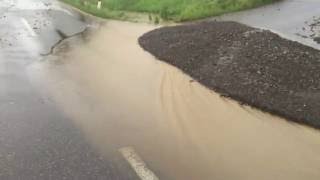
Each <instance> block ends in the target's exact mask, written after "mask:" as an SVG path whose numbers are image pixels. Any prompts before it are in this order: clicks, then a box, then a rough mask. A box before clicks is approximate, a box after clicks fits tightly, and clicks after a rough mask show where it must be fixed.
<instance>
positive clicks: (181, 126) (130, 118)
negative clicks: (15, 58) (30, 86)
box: [29, 21, 320, 180]
mask: <svg viewBox="0 0 320 180" xmlns="http://www.w3.org/2000/svg"><path fill="white" fill-rule="evenodd" d="M154 28H156V27H155V26H153V25H146V24H136V23H129V22H118V21H108V22H106V24H105V25H104V26H103V27H101V28H100V30H98V31H97V32H95V33H94V34H93V35H92V36H91V37H90V38H89V40H87V42H86V43H76V44H77V46H75V47H70V49H69V51H68V52H60V53H57V54H56V55H53V56H52V57H51V60H46V61H41V62H37V63H34V64H32V65H31V66H30V68H29V76H31V77H32V78H30V79H33V80H34V83H35V84H36V85H37V86H39V87H40V88H38V89H42V92H41V93H43V96H46V97H48V101H52V102H54V103H55V104H57V106H58V107H59V108H60V109H61V110H62V111H64V112H65V114H67V115H68V117H70V119H71V120H72V121H73V122H74V124H75V125H76V126H77V127H79V128H80V129H81V130H82V131H83V133H84V135H85V137H87V139H88V141H89V142H91V143H92V145H93V146H94V147H95V148H96V149H97V151H99V152H100V153H101V154H103V155H105V156H109V155H110V154H112V153H116V152H117V151H118V149H120V148H122V147H128V146H129V147H133V148H135V149H136V151H137V152H138V153H139V154H140V156H141V157H142V159H143V160H144V161H145V162H146V164H147V165H148V167H149V168H150V169H151V170H152V171H153V172H154V173H155V174H156V175H158V176H159V177H160V179H174V180H180V179H181V180H187V179H188V180H205V179H208V180H209V179H210V180H212V179H217V180H218V179H219V180H230V179H237V180H249V179H252V180H256V179H259V180H263V179H265V180H269V179H281V180H283V179H290V180H301V179H308V180H313V179H314V180H318V179H319V177H320V155H319V152H320V133H319V131H317V130H314V129H311V128H308V127H305V126H301V125H297V124H294V123H290V122H288V121H286V120H284V119H281V118H278V117H274V116H271V115H269V114H265V113H263V112H260V111H258V110H255V109H251V108H250V107H246V106H241V105H239V104H238V103H237V102H235V101H233V100H230V99H226V98H223V97H220V96H219V95H218V94H217V93H215V92H213V91H210V90H208V89H207V88H205V87H203V86H202V85H200V84H198V83H197V82H193V81H192V79H191V78H190V77H189V76H187V75H185V74H183V73H182V72H181V71H180V70H178V69H176V68H175V67H172V66H170V65H167V64H165V63H162V62H161V61H158V60H156V59H155V58H154V57H153V56H152V55H150V54H149V53H148V52H145V51H144V50H143V49H142V48H140V47H139V45H138V43H137V38H138V37H139V36H141V35H142V34H143V33H145V32H148V31H149V30H152V29H154ZM64 45H65V44H62V45H61V46H64Z"/></svg>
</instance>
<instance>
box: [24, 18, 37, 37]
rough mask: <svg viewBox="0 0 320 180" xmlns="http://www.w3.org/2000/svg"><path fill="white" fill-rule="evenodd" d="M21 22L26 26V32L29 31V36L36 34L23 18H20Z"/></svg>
mask: <svg viewBox="0 0 320 180" xmlns="http://www.w3.org/2000/svg"><path fill="white" fill-rule="evenodd" d="M21 22H22V24H24V26H25V27H26V28H27V30H28V32H29V33H30V35H31V36H36V35H37V34H36V33H35V32H34V30H33V29H32V28H31V26H30V24H29V23H28V21H27V20H26V19H25V18H21Z"/></svg>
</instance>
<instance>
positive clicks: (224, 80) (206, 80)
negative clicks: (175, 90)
mask: <svg viewBox="0 0 320 180" xmlns="http://www.w3.org/2000/svg"><path fill="white" fill-rule="evenodd" d="M139 43H140V45H141V46H142V47H143V48H144V49H145V50H147V51H149V52H150V53H152V54H153V55H155V56H156V57H157V58H158V59H160V60H163V61H165V62H167V63H169V64H172V65H174V66H176V67H178V68H180V69H181V70H182V71H184V72H185V73H187V74H189V75H190V76H191V77H193V78H194V79H195V80H197V81H198V82H200V83H202V84H203V85H205V86H207V87H208V88H210V89H212V90H215V91H217V92H218V93H220V94H222V95H223V96H227V97H231V98H233V99H235V100H237V101H239V102H241V103H244V104H248V105H251V106H254V107H256V108H259V109H262V110H264V111H267V112H270V113H273V114H276V115H279V116H282V117H284V118H287V119H288V120H291V121H295V122H298V123H302V124H306V125H309V126H312V127H315V128H320V52H319V51H318V50H315V49H313V48H310V47H307V46H304V45H301V44H299V43H297V42H293V41H289V40H286V39H283V38H281V37H279V36H278V35H276V34H274V33H272V32H270V31H265V30H260V29H255V28H252V27H248V26H245V25H242V24H239V23H235V22H201V23H196V24H189V25H181V26H176V27H165V28H160V29H157V30H154V31H151V32H149V33H147V34H145V35H143V36H142V37H140V39H139Z"/></svg>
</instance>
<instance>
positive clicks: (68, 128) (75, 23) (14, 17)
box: [0, 0, 320, 180]
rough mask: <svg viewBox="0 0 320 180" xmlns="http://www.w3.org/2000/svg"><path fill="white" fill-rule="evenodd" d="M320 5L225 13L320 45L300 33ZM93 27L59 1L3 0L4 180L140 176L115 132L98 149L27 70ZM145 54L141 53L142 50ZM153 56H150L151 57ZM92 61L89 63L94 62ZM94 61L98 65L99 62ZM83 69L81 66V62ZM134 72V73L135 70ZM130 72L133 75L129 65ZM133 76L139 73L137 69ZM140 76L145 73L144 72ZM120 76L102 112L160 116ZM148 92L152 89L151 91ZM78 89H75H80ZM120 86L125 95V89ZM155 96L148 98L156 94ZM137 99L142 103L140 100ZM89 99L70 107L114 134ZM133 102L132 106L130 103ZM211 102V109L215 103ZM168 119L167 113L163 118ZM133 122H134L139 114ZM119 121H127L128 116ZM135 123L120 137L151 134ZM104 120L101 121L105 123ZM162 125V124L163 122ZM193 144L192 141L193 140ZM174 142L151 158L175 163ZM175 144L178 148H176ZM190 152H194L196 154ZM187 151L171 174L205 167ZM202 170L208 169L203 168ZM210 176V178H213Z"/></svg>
mask: <svg viewBox="0 0 320 180" xmlns="http://www.w3.org/2000/svg"><path fill="white" fill-rule="evenodd" d="M315 4H318V1H317V0H308V1H300V0H286V1H283V2H281V3H278V4H276V5H270V6H265V7H262V8H259V9H257V10H249V11H246V12H240V13H235V14H230V15H226V16H222V17H220V19H223V20H235V21H239V22H243V23H245V24H249V25H252V26H255V27H265V28H268V29H272V30H273V31H277V32H280V33H281V34H283V35H284V36H286V37H289V38H292V39H295V40H299V41H300V42H304V43H306V44H308V45H312V46H315V47H316V46H317V44H316V43H314V42H313V40H312V39H309V38H303V37H301V35H300V36H299V35H297V33H300V34H303V33H306V34H309V33H310V32H307V31H308V27H307V24H306V21H309V22H310V23H312V21H313V19H314V16H315V15H316V14H317V12H318V8H317V7H320V6H316V5H315ZM279 8H280V10H279ZM295 10H297V11H299V13H293V11H295ZM288 16H290V17H293V16H295V17H294V18H290V19H289V18H288ZM284 22H287V23H284ZM120 27H121V26H120ZM125 27H126V26H124V28H125ZM303 27H305V28H303ZM86 28H87V22H84V20H83V18H82V16H81V15H79V14H77V12H74V11H72V10H70V9H68V8H65V7H62V6H61V5H59V4H58V3H57V2H56V1H54V0H0V179H4V180H7V179H8V180H11V179H12V180H19V179H23V180H25V179H26V180H29V179H30V180H33V179H36V180H38V179H54V180H56V179H68V180H69V179H77V180H81V179H84V180H89V179H112V180H114V179H115V180H117V179H119V180H120V179H138V177H137V175H136V174H135V173H134V171H133V170H132V168H131V167H129V164H128V162H126V161H125V160H124V159H123V157H122V156H121V155H120V153H119V152H118V149H113V148H110V146H112V145H111V144H112V141H113V139H112V138H109V137H107V136H101V137H103V138H97V139H98V141H99V143H100V144H102V145H103V147H104V148H105V149H107V151H110V152H107V153H99V151H98V150H97V149H98V148H97V147H95V146H92V142H91V141H90V140H88V139H90V138H88V137H87V136H85V134H84V132H83V131H81V130H80V129H81V128H79V127H78V126H77V125H75V123H73V120H72V119H70V118H72V116H70V115H66V114H65V113H66V112H65V111H63V109H61V107H59V105H58V104H57V103H56V101H54V100H53V99H54V97H50V96H46V95H45V94H46V93H43V92H42V91H43V90H39V89H38V87H37V86H35V85H34V84H33V79H30V77H29V76H28V72H27V71H28V67H29V65H31V64H33V63H34V62H39V61H43V60H44V61H45V60H46V58H45V56H44V55H46V54H48V53H50V52H51V51H52V47H53V46H54V45H55V44H57V43H58V42H59V41H60V40H61V39H62V38H63V37H69V36H73V35H76V34H79V33H80V32H82V31H83V30H85V29H86ZM124 28H122V29H124ZM304 29H307V30H304ZM127 31H128V30H127ZM134 31H135V29H133V30H132V32H134ZM124 34H125V33H124ZM128 37H130V36H128ZM125 38H127V37H125ZM107 39H108V38H107ZM116 39H117V38H116ZM111 40H112V38H111ZM115 44H116V42H115ZM101 46H103V44H99V46H98V47H95V48H96V49H97V51H99V48H101ZM128 47H129V48H128V49H130V48H132V47H131V46H128ZM88 51H90V50H88ZM97 51H93V52H94V53H95V52H97ZM101 51H105V50H101ZM107 52H108V51H107ZM128 52H131V51H129V50H128ZM109 53H110V52H109ZM111 54H112V53H111ZM94 55H95V54H91V55H90V56H89V57H94ZM138 55H139V53H138ZM116 57H117V56H115V55H114V57H113V58H116ZM138 58H140V57H139V56H138ZM79 59H80V58H79ZM88 59H89V58H88ZM120 59H122V58H120ZM94 62H99V61H94ZM137 62H138V65H139V67H143V63H142V65H140V64H139V62H140V61H137ZM147 62H148V63H149V61H147ZM150 63H151V62H150ZM77 65H78V67H79V63H78V64H75V66H77ZM85 65H87V63H85ZM85 65H83V66H84V67H86V66H85ZM98 65H99V63H98ZM125 65H126V64H125ZM129 65H130V63H129ZM113 66H114V65H113V64H108V65H107V66H106V67H113ZM84 67H82V68H84ZM94 67H95V68H97V67H96V66H94ZM49 68H50V67H49ZM89 68H90V67H89ZM75 69H77V68H75ZM79 69H80V70H81V68H79ZM85 69H86V68H85ZM149 69H150V67H149ZM103 70H105V69H103ZM151 70H152V72H153V70H154V69H152V68H151ZM109 71H110V72H111V73H110V76H112V75H114V74H116V75H117V73H114V74H112V72H113V71H115V72H117V71H118V69H113V68H109ZM123 71H125V70H123ZM127 71H128V72H130V71H129V70H127ZM58 72H60V71H58ZM61 72H63V71H61ZM76 72H78V71H76ZM93 72H94V71H93ZM121 72H122V71H121ZM80 73H84V74H85V75H88V72H84V71H83V72H80ZM86 73H87V74H86ZM89 73H92V72H90V71H89ZM122 73H123V74H126V73H124V72H122ZM92 74H94V73H92ZM97 74H98V73H97ZM129 74H130V73H129ZM50 75H51V74H49V75H48V76H45V77H48V78H50ZM78 75H79V72H78ZM121 75H122V74H120V79H121ZM145 76H146V75H143V77H144V78H145ZM93 77H95V76H93ZM130 77H132V76H131V75H130ZM133 77H135V76H133ZM139 78H140V79H141V77H139ZM152 78H153V76H150V79H152ZM62 79H64V77H62ZM88 79H89V78H88ZM128 79H129V80H130V82H131V81H132V84H137V83H139V81H138V79H134V78H133V80H131V79H130V78H128ZM89 80H90V81H91V80H92V79H89ZM144 80H145V79H144ZM144 80H143V81H141V82H140V83H141V85H144V84H145V81H144ZM170 80H171V79H170ZM48 82H51V81H49V80H48ZM67 82H69V81H67ZM112 82H114V81H113V80H112V81H111V82H109V83H110V84H111V85H109V86H110V87H109V86H107V87H109V89H103V90H105V91H110V92H113V91H112V90H115V92H113V93H114V94H112V93H111V94H109V96H107V97H108V98H109V99H108V102H109V103H110V107H109V106H108V107H109V109H110V110H105V109H103V110H101V111H116V112H117V113H118V114H119V115H118V114H116V113H113V112H112V113H110V114H111V115H110V117H112V118H109V119H110V121H111V122H114V119H113V117H121V118H120V119H125V118H128V119H129V120H132V119H134V120H139V119H143V118H146V119H147V120H150V121H152V120H154V119H152V118H153V117H152V115H149V114H150V113H147V112H145V111H146V110H145V109H143V110H141V112H143V113H142V115H141V117H140V116H137V115H135V114H134V111H133V110H131V109H134V108H137V109H138V110H139V107H140V104H143V102H137V100H136V98H135V97H134V98H132V97H131V96H130V95H129V94H133V95H135V94H134V92H135V91H134V88H132V89H131V90H130V91H129V90H128V92H129V93H128V92H127V91H124V90H126V88H125V87H127V86H126V84H124V83H123V84H124V87H123V88H122V89H120V90H119V92H118V89H113V88H112V85H113V84H112ZM147 82H153V79H152V81H147ZM71 83H72V82H71ZM114 83H115V84H116V85H115V87H117V86H118V84H119V83H118V81H117V82H116V80H115V82H114ZM99 85H100V84H99ZM54 86H59V87H60V86H61V87H62V88H61V89H63V87H64V86H65V85H64V84H63V82H62V83H61V84H59V82H57V84H55V85H54ZM66 86H67V85H66ZM49 87H50V86H49ZM99 87H100V86H99ZM121 87H122V86H120V88H121ZM133 87H134V86H133ZM141 87H144V86H141ZM155 87H157V88H158V86H155ZM173 87H176V86H173ZM177 87H178V86H177ZM67 89H68V88H67ZM59 90H60V88H59ZM116 90H117V91H116ZM138 90H140V89H138ZM40 91H41V92H40ZM136 91H137V90H136ZM150 91H151V90H150ZM180 91H181V90H180V89H179V92H180ZM121 92H122V93H123V92H127V94H125V96H124V97H127V98H126V99H125V100H126V101H130V102H129V103H128V102H127V104H126V103H123V102H126V101H125V100H123V99H122V94H120V93H121ZM138 92H140V91H138ZM142 92H144V91H142ZM146 92H149V90H148V91H146ZM63 93H65V92H63ZM72 93H74V92H73V91H72ZM117 93H118V96H119V97H120V98H119V97H118V96H117ZM75 94H76V93H75ZM146 94H147V95H148V93H144V94H143V95H146ZM165 94H170V93H168V92H167V93H165ZM177 94H179V93H177ZM84 95H85V93H80V95H79V96H80V98H84V99H85V98H86V97H82V96H84ZM147 95H146V97H149V96H147ZM88 96H89V95H88ZM92 96H94V95H92ZM137 96H138V95H137ZM97 97H99V96H97ZM80 98H78V99H76V100H74V101H75V104H76V103H77V102H83V101H81V100H80ZM117 98H118V99H117ZM65 99H66V100H65V101H69V100H70V99H71V100H72V98H70V97H69V98H65ZM89 99H90V97H89ZM112 99H116V100H117V101H116V100H114V102H113V103H112ZM139 100H140V99H139ZM170 100H172V97H170ZM131 101H132V102H131ZM140 101H141V100H140ZM94 102H95V101H94ZM122 103H123V104H122ZM130 103H132V104H133V107H131V106H129V105H131V104H130ZM135 103H137V105H136V104H135ZM191 103H193V102H191ZM66 104H69V103H66ZM70 104H72V103H70ZM79 104H81V103H79ZM128 104H129V105H128ZM146 104H147V103H146ZM183 104H186V103H183ZM81 105H83V106H84V107H85V108H83V109H81V108H78V107H77V106H74V107H73V108H70V109H71V110H73V109H76V110H75V111H74V112H76V114H79V116H84V117H83V119H85V121H84V122H85V123H84V124H85V125H86V126H85V127H89V128H90V127H93V128H92V129H94V128H96V130H95V131H93V130H92V134H93V135H99V134H102V135H104V134H108V135H110V134H112V133H107V132H106V133H105V132H104V131H105V129H104V124H102V123H101V122H103V121H101V122H100V121H97V119H98V120H99V118H100V116H101V118H104V116H103V113H94V112H96V111H93V112H91V113H92V114H91V113H87V112H86V111H90V110H91V109H90V108H92V107H95V106H94V105H93V106H92V107H91V104H89V103H88V104H81ZM108 105H109V104H108ZM147 105H148V104H147ZM113 106H115V107H113ZM104 107H105V106H104ZM116 107H118V108H116ZM125 107H127V109H126V108H125ZM128 107H130V108H128ZM141 107H143V108H145V107H144V106H143V105H141ZM148 107H150V106H148ZM168 107H171V106H168ZM172 107H173V108H179V104H174V105H172ZM205 107H206V108H208V107H207V106H205ZM128 109H130V110H128ZM82 111H83V112H82ZM118 111H119V112H118ZM210 111H212V109H210ZM97 112H99V110H97ZM144 113H145V114H144ZM87 114H89V115H87ZM114 114H116V115H114ZM86 115H87V116H88V117H91V118H92V119H90V118H88V117H87V116H86ZM181 115H182V116H183V115H185V113H181ZM204 115H206V114H204ZM209 115H210V114H209ZM96 116H97V117H96ZM149 116H151V117H149ZM106 117H108V116H106ZM147 117H148V118H147ZM161 117H162V116H161ZM201 117H202V116H201ZM77 118H78V119H82V118H81V117H77ZM94 118H95V119H94ZM160 119H161V120H162V118H160ZM194 119H196V118H194ZM194 119H192V120H194ZM90 122H93V124H97V125H96V126H89V125H90ZM129 122H130V123H131V121H129ZM141 122H143V123H144V122H149V121H141ZM161 122H162V121H161ZM164 122H166V121H164ZM210 122H211V121H210ZM99 123H101V124H99ZM118 123H121V121H120V122H118ZM130 123H128V124H129V125H128V126H130V127H129V128H128V129H129V130H132V129H133V131H134V133H131V134H129V133H128V134H124V135H122V134H121V135H122V136H116V138H115V139H116V141H118V139H121V137H122V138H123V139H130V138H131V136H132V137H133V139H134V138H135V136H134V134H139V133H140V134H141V136H145V134H144V133H145V132H144V131H141V132H140V131H139V132H137V129H138V130H140V128H132V127H135V126H134V124H137V123H136V122H135V123H132V124H130ZM159 124H160V126H164V127H166V124H163V123H159ZM99 126H101V128H100V127H99ZM119 126H120V125H119ZM131 126H132V127H131ZM144 126H145V127H146V128H145V129H148V128H149V126H150V125H149V124H147V123H145V124H144ZM144 126H141V127H144ZM157 126H159V125H158V124H157ZM112 127H113V126H110V129H109V127H108V128H106V130H110V131H120V130H117V129H116V130H113V129H114V128H112ZM114 127H118V126H114ZM139 127H140V126H139ZM151 127H153V126H151ZM179 128H180V126H179ZM192 128H194V124H192ZM164 129H165V128H164ZM203 129H206V128H203V127H202V128H201V131H203ZM228 129H229V127H228ZM222 130H223V132H225V130H224V129H222ZM148 131H154V130H152V128H150V129H148ZM211 131H212V129H211V128H208V132H211ZM235 131H236V130H233V131H232V132H235ZM96 132H97V133H96ZM165 132H166V131H165ZM223 132H220V133H219V135H221V134H223ZM149 133H150V132H149ZM150 134H152V133H150ZM150 134H149V136H150V139H151V140H150V142H154V143H155V144H157V143H158V142H159V144H162V143H163V142H167V139H168V138H167V139H166V140H164V141H161V140H160V139H157V140H154V138H152V137H153V136H151V135H150ZM188 135H190V134H187V135H185V136H183V137H188ZM168 136H169V135H168ZM156 137H157V136H156ZM165 137H167V136H165ZM227 137H229V136H227ZM230 137H232V136H230ZM237 137H239V136H237ZM104 138H105V140H104ZM108 138H109V139H108ZM169 138H172V137H169ZM172 139H173V138H172ZM186 139H187V138H186ZM201 139H208V141H209V140H211V139H212V138H207V136H206V137H205V138H201ZM231 139H232V140H234V141H236V140H237V138H236V137H235V138H231ZM187 140H188V139H187ZM225 140H226V139H224V141H225ZM108 141H109V142H108ZM125 142H126V141H125ZM173 142H175V141H173ZM201 142H202V141H201ZM231 142H233V141H231ZM236 142H241V141H236ZM270 142H271V144H272V142H274V140H271V141H270ZM151 144H152V143H151ZM163 144H166V143H163ZM169 144H170V143H169ZM191 144H192V143H191ZM234 144H235V145H234ZM174 145H175V143H172V145H171V146H174ZM189 145H190V143H188V146H189ZM223 145H225V144H223ZM231 145H234V146H235V147H238V146H240V147H241V143H240V145H238V146H236V145H237V143H235V142H233V143H231ZM171 146H168V145H167V146H165V145H163V146H161V145H158V146H157V147H159V151H158V150H154V149H156V148H154V147H152V145H149V144H148V145H147V147H148V148H150V149H152V150H154V151H156V152H157V153H158V155H159V154H160V155H161V153H163V154H165V152H162V151H163V150H162V149H165V150H164V151H167V152H168V156H165V155H163V156H164V157H166V158H167V159H166V158H161V157H162V156H159V158H158V159H157V157H156V156H152V158H149V159H151V160H154V159H156V160H158V161H161V160H162V159H165V160H167V161H165V162H171V161H170V159H173V160H172V161H174V160H175V158H174V157H176V156H178V155H179V153H177V152H179V151H178V150H179V149H178V150H177V152H175V150H176V149H177V148H176V149H174V148H171ZM190 146H191V145H190ZM244 146H246V144H245V143H244ZM161 148H162V149H161ZM173 149H174V152H175V153H172V151H173ZM212 149H218V148H216V147H214V148H212ZM231 149H232V148H226V149H223V150H222V151H221V154H222V152H225V151H227V150H231ZM244 149H245V148H244ZM139 152H141V151H139ZM182 152H186V149H185V147H184V146H183V151H182ZM190 152H192V153H193V151H190ZM211 152H212V151H210V153H211ZM101 154H104V155H101ZM106 154H107V155H106ZM180 154H183V153H181V152H180ZM186 154H187V155H189V154H188V153H186ZM193 154H195V153H193ZM216 155H217V156H219V153H217V154H216ZM168 157H169V158H168ZM182 157H184V159H183V158H182V159H183V160H186V164H187V166H182V165H180V166H175V165H176V164H175V162H172V164H173V165H172V166H170V163H167V164H165V165H163V166H164V167H166V166H168V167H172V170H171V171H172V172H171V174H177V172H179V173H180V174H188V173H186V172H188V171H190V172H192V170H194V169H197V167H200V166H197V165H195V164H197V163H195V159H192V158H191V160H190V159H188V158H185V156H182ZM190 157H191V156H190ZM196 157H198V156H196ZM208 157H209V156H208ZM208 157H206V158H208ZM210 157H215V156H214V154H210ZM168 159H169V160H168ZM208 159H210V158H208ZM217 159H219V158H217ZM222 159H223V158H222ZM151 160H150V161H149V162H154V163H155V164H156V161H151ZM188 160H190V161H192V163H189V161H188ZM217 162H220V161H217ZM222 162H227V161H222ZM241 162H242V161H241ZM179 163H180V162H178V163H177V164H179ZM201 163H202V161H201ZM201 163H199V164H201ZM159 164H161V163H159ZM204 164H205V163H204ZM222 164H223V163H222ZM201 165H203V164H201ZM228 165H229V166H228V168H230V166H231V165H232V164H231V165H230V164H228ZM151 166H153V167H156V168H153V170H155V172H156V174H157V175H158V176H160V178H161V177H166V176H165V175H166V174H168V171H161V167H162V166H157V165H154V164H151ZM241 166H242V164H241ZM305 166H306V165H305ZM157 167H158V168H157ZM159 167H160V168H159ZM270 167H273V165H270ZM313 167H315V166H313ZM188 168H189V169H188ZM162 169H166V168H163V167H162ZM167 169H168V168H167ZM177 169H178V170H177ZM207 169H208V171H211V170H212V169H210V167H208V168H207ZM216 169H219V167H215V168H213V171H214V170H216ZM222 169H223V166H222ZM235 169H237V168H235ZM228 170H229V169H228ZM199 171H200V172H201V173H203V172H202V170H201V169H200V170H199ZM204 172H205V171H204ZM217 173H218V172H217ZM190 174H192V173H190ZM204 174H206V173H204ZM226 174H232V171H231V172H229V171H228V172H226ZM161 175H162V176H161ZM195 177H197V176H195ZM261 177H264V176H263V175H262V176H261ZM206 178H208V176H206ZM163 179H168V178H163ZM190 179H199V178H190ZM200 179H201V178H200ZM202 179H203V178H202ZM208 179H210V177H209V178H208ZM258 179H259V178H258Z"/></svg>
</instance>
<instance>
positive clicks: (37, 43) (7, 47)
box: [0, 0, 137, 180]
mask: <svg viewBox="0 0 320 180" xmlns="http://www.w3.org/2000/svg"><path fill="white" fill-rule="evenodd" d="M86 26H87V25H86V23H84V22H82V21H81V17H80V16H79V15H78V14H77V13H75V12H72V11H70V10H65V9H63V8H61V7H60V5H59V4H58V3H57V2H55V1H43V0H0V179H3V180H19V179H23V180H33V179H47V180H49V179H54V180H57V179H77V180H80V179H83V180H89V179H136V178H137V177H136V175H135V173H134V172H133V170H131V168H130V167H129V165H128V163H127V162H125V160H124V159H123V158H122V157H121V156H120V154H119V153H118V152H114V154H113V155H112V156H111V157H102V156H101V155H99V154H98V153H97V151H96V150H95V149H93V148H92V147H91V146H90V145H89V143H88V142H87V141H86V139H85V138H84V136H83V134H82V133H81V131H79V130H78V128H77V127H75V126H74V124H72V123H71V121H70V119H68V118H67V117H66V116H65V115H64V113H63V112H61V110H59V109H58V108H57V107H55V104H54V103H52V102H51V100H50V98H48V97H45V96H42V95H41V93H38V91H37V89H36V88H35V87H34V86H33V85H32V83H31V82H30V79H28V76H27V74H26V68H27V67H28V65H29V64H31V63H32V62H34V61H38V60H40V59H41V58H43V57H42V55H43V54H47V53H49V52H50V51H51V47H52V46H53V45H55V44H56V43H57V42H58V41H60V40H61V35H62V36H72V35H74V34H77V33H79V32H81V31H83V30H84V29H85V28H86ZM111 154H112V153H111Z"/></svg>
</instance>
